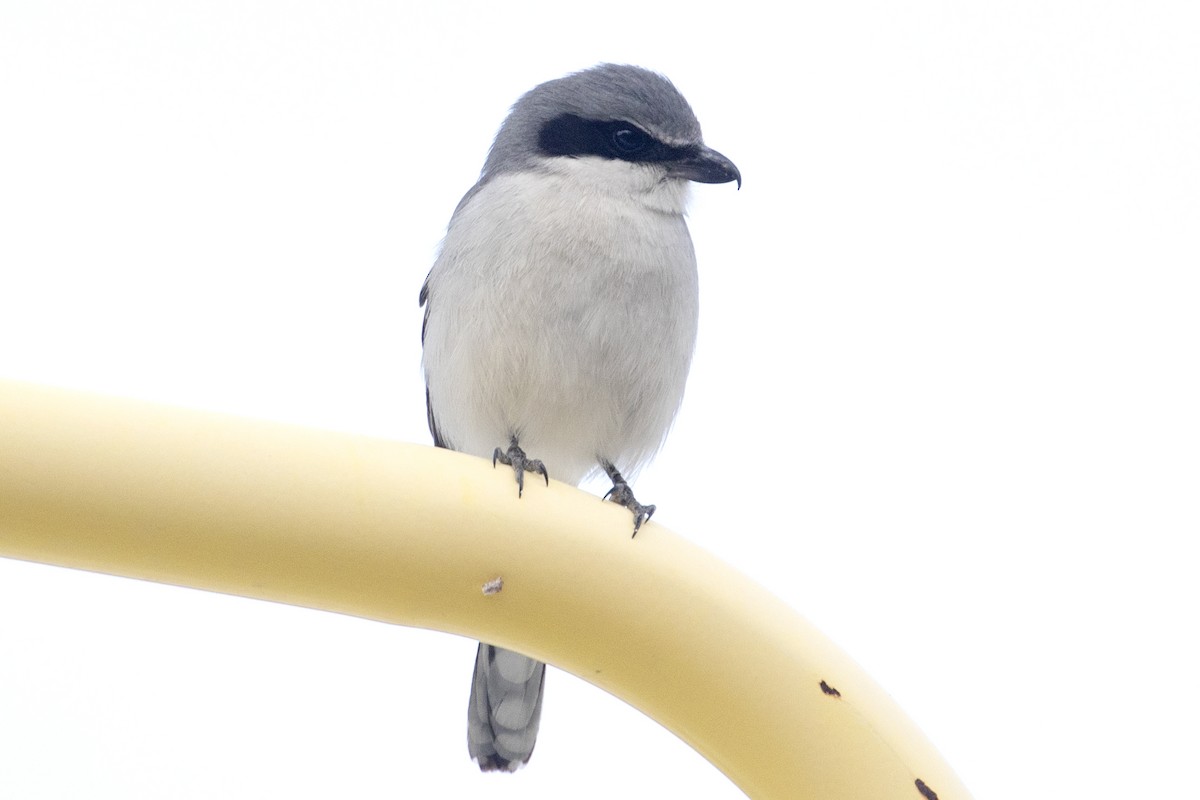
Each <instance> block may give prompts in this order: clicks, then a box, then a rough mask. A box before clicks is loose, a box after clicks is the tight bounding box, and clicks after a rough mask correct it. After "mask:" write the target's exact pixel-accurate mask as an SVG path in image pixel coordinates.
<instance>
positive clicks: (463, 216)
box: [420, 64, 742, 771]
mask: <svg viewBox="0 0 1200 800" xmlns="http://www.w3.org/2000/svg"><path fill="white" fill-rule="evenodd" d="M692 181H699V182H701V183H727V182H729V181H737V182H738V186H739V187H740V186H741V181H742V178H741V174H740V173H739V172H738V169H737V167H736V166H734V164H733V162H732V161H730V160H729V159H727V158H726V157H725V156H723V155H721V154H720V153H718V152H716V151H715V150H712V149H710V148H708V147H706V146H705V144H704V141H703V139H702V138H701V135H700V123H699V122H697V121H696V116H695V114H693V113H692V109H691V107H690V106H689V105H688V103H687V101H686V100H685V99H684V98H683V95H681V94H680V93H679V92H678V90H676V89H675V87H674V86H673V85H672V84H671V82H670V81H668V80H667V79H666V78H664V77H663V76H661V75H658V74H656V73H654V72H650V71H648V70H644V69H641V68H638V67H632V66H620V65H615V64H602V65H600V66H597V67H594V68H592V69H588V70H584V71H582V72H577V73H574V74H572V75H568V76H566V77H564V78H559V79H557V80H552V81H548V82H546V83H543V84H541V85H540V86H537V87H535V88H534V89H533V90H531V91H530V92H528V93H527V94H525V95H524V96H523V97H521V99H519V100H518V101H517V102H516V104H515V105H514V106H513V107H512V111H511V112H510V113H509V115H508V118H507V119H505V121H504V124H503V125H502V126H501V127H500V132H499V133H498V134H497V135H496V140H495V142H494V143H493V144H492V148H491V151H490V152H489V153H488V157H487V161H486V162H485V163H484V165H483V172H482V173H481V174H480V176H479V181H478V182H477V183H476V184H475V185H474V186H473V187H471V189H470V191H468V192H467V193H466V195H465V196H464V197H463V199H462V201H460V202H459V204H458V207H457V208H456V209H455V210H454V215H453V216H452V217H451V218H450V224H449V227H448V228H447V231H446V237H445V239H444V240H443V242H442V246H441V251H440V253H439V255H438V257H437V260H436V261H435V262H434V265H433V269H432V270H430V272H429V277H428V278H426V280H425V285H424V286H423V287H422V288H421V296H420V300H421V304H422V305H424V306H425V321H424V325H423V326H422V332H421V341H422V344H423V347H424V362H423V363H424V370H425V383H426V403H427V407H428V414H429V429H430V431H431V432H432V433H433V439H434V443H435V444H436V445H437V446H439V447H447V448H450V449H453V450H459V451H461V452H464V453H472V454H474V455H478V456H483V457H484V458H487V457H488V456H491V457H492V463H493V465H494V464H495V463H496V462H501V463H503V464H506V465H508V466H511V467H512V469H513V471H514V473H515V474H516V482H517V493H518V495H520V494H521V493H522V492H523V490H524V485H525V473H526V472H529V473H533V474H536V475H540V476H541V477H542V478H543V479H545V480H546V481H547V482H548V481H549V474H553V475H554V477H555V478H556V479H559V480H562V481H566V482H567V483H571V484H576V485H577V484H578V483H579V482H580V481H582V480H583V479H584V478H585V477H587V476H588V474H589V473H592V472H593V471H595V470H597V469H603V470H604V472H605V473H607V475H608V477H609V478H610V479H611V480H612V482H613V488H612V490H610V491H609V493H608V494H607V495H605V497H606V498H609V499H611V500H612V501H614V502H616V503H619V504H620V505H622V506H625V507H626V508H628V509H629V510H630V511H631V512H632V514H633V518H634V520H633V533H634V535H635V536H636V535H637V532H638V529H639V528H640V527H641V525H642V523H643V522H645V521H646V520H647V519H649V518H650V515H651V514H653V513H654V506H652V505H642V504H641V503H639V502H638V501H637V500H636V499H635V497H634V495H633V491H632V490H631V489H630V487H629V484H628V483H627V482H626V479H625V477H624V475H632V474H634V473H635V472H636V470H638V469H639V468H640V467H641V466H642V465H643V464H645V463H646V462H647V461H648V460H649V459H650V458H651V457H652V456H653V455H654V453H655V452H656V451H657V450H658V449H659V447H660V446H661V445H662V442H663V439H664V438H665V437H666V434H667V431H668V429H669V428H670V427H671V421H672V419H674V417H675V412H676V410H677V409H678V408H679V404H680V401H681V400H682V399H683V389H684V384H685V383H686V381H687V374H688V367H689V365H690V363H691V358H692V349H693V347H694V345H695V341H696V319H697V310H698V309H697V306H698V292H697V277H696V256H695V252H694V251H693V249H692V240H691V237H690V236H689V235H688V229H687V224H686V222H685V221H684V209H685V206H686V203H687V196H688V191H689V186H690V183H691V182H692ZM526 451H528V453H529V454H530V455H526ZM532 456H537V458H533V457H532ZM546 465H548V466H549V470H547V466H546ZM544 678H545V664H543V663H541V662H539V661H535V660H534V659H531V658H528V657H526V656H523V655H520V654H518V653H514V652H512V651H509V650H504V649H502V648H499V647H494V646H492V645H489V644H484V643H480V645H479V651H478V654H477V655H476V657H475V675H474V681H473V683H472V684H471V700H470V705H469V706H468V709H467V723H468V727H467V744H468V749H469V751H470V754H471V758H473V759H475V760H476V761H477V762H478V763H479V767H480V769H482V770H484V771H490V770H504V771H512V770H515V769H516V768H517V767H519V766H520V765H522V764H524V763H525V762H526V761H528V760H529V756H530V754H531V753H532V752H533V746H534V741H535V739H536V737H537V730H538V722H539V720H540V718H541V710H542V687H543V681H544Z"/></svg>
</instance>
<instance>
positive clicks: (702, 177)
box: [670, 145, 742, 189]
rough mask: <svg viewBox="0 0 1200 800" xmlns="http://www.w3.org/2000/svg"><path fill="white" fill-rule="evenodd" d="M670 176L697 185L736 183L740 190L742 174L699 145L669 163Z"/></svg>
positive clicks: (731, 164)
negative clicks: (694, 182) (693, 182)
mask: <svg viewBox="0 0 1200 800" xmlns="http://www.w3.org/2000/svg"><path fill="white" fill-rule="evenodd" d="M670 174H671V176H672V177H676V178H686V179H687V180H689V181H696V182H697V183H729V182H730V181H737V185H738V188H739V189H741V188H742V173H741V172H739V171H738V168H737V165H735V164H734V163H733V162H732V161H730V160H729V159H728V158H726V157H725V156H723V155H721V154H720V153H718V152H717V151H716V150H713V149H712V148H711V147H705V146H704V145H700V146H699V147H697V148H695V149H694V150H692V151H691V152H689V153H687V154H686V155H684V156H682V157H680V158H678V159H676V160H675V161H674V162H672V163H671V167H670Z"/></svg>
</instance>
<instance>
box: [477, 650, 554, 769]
mask: <svg viewBox="0 0 1200 800" xmlns="http://www.w3.org/2000/svg"><path fill="white" fill-rule="evenodd" d="M545 676H546V665H545V664H543V663H542V662H540V661H535V660H534V659H532V658H528V657H527V656H523V655H521V654H520V653H514V652H512V651H511V650H504V649H502V648H499V647H494V646H492V645H490V644H484V643H482V642H480V644H479V652H478V653H477V654H476V655H475V677H474V679H473V680H472V681H471V704H470V706H469V707H468V708H467V749H468V750H469V751H470V753H471V758H473V759H475V760H476V761H478V762H479V768H480V769H481V770H483V771H484V772H491V771H493V770H502V771H505V772H512V771H514V770H516V768H517V767H519V766H521V765H522V764H524V763H525V762H526V761H528V760H529V756H530V755H532V754H533V745H534V743H535V742H536V740H537V732H538V723H539V722H541V718H542V683H543V681H544V680H545Z"/></svg>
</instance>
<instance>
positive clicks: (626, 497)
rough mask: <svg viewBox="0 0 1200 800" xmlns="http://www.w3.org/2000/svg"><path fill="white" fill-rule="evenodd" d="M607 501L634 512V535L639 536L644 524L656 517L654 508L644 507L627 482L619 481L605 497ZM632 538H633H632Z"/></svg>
mask: <svg viewBox="0 0 1200 800" xmlns="http://www.w3.org/2000/svg"><path fill="white" fill-rule="evenodd" d="M604 499H605V500H612V501H613V502H614V503H616V504H617V505H619V506H625V507H626V508H628V509H629V510H630V511H632V512H633V535H634V536H637V535H638V531H639V530H641V528H642V523H643V522H645V521H646V520H648V519H650V518H651V517H652V516H654V506H652V505H651V506H644V505H642V504H641V503H639V502H638V501H637V498H636V497H634V496H633V489H630V488H629V484H628V483H626V482H625V481H617V482H616V483H614V484H613V487H612V488H611V489H609V490H608V494H606V495H604ZM631 538H632V537H631Z"/></svg>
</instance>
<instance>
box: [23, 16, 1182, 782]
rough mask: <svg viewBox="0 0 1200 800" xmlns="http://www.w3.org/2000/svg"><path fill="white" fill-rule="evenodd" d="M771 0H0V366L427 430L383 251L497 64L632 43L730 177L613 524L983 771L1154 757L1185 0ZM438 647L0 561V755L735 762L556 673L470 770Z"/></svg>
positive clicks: (484, 115) (1177, 623)
mask: <svg viewBox="0 0 1200 800" xmlns="http://www.w3.org/2000/svg"><path fill="white" fill-rule="evenodd" d="M785 8H787V7H786V6H783V5H780V4H771V5H770V6H769V10H768V7H759V6H756V5H754V4H750V3H736V4H723V5H721V6H705V5H703V4H698V3H686V4H684V3H681V4H678V5H674V6H668V5H622V4H620V3H603V4H588V5H586V6H579V7H575V6H571V5H569V4H563V3H546V4H527V3H522V2H508V3H481V4H478V5H463V4H433V3H427V4H422V5H421V6H420V7H419V8H418V7H416V5H415V4H413V7H407V6H406V5H405V4H401V3H385V2H361V1H359V0H352V1H350V2H341V3H336V4H335V3H316V2H296V1H295V0H291V1H290V2H283V0H277V1H276V2H269V1H266V0H262V1H251V2H245V0H238V1H237V2H232V1H230V2H205V3H183V2H150V1H149V0H147V1H146V2H141V3H139V2H128V1H124V0H112V2H107V3H100V4H97V3H84V2H79V3H71V2H57V3H44V2H33V0H29V1H28V2H25V1H24V0H7V2H5V3H4V4H3V6H0V376H4V377H10V378H18V379H23V380H29V381H36V382H42V383H49V384H58V385H64V386H74V387H82V388H88V389H93V390H97V391H103V392H109V393H114V394H122V395H129V396H136V397H142V398H149V399H154V400H161V401H164V402H170V403H176V404H182V405H187V406H193V407H199V408H209V409H219V410H224V411H232V412H236V413H242V414H246V415H252V416H259V417H264V418H271V419H277V420H285V421H293V422H300V423H304V424H309V425H313V426H320V427H328V428H337V429H343V430H351V431H358V432H364V433H368V434H373V435H378V436H382V437H388V438H394V439H402V440H408V441H416V442H427V441H428V434H427V431H426V430H425V414H424V408H423V391H422V379H421V373H420V366H419V361H420V351H419V345H418V330H419V327H420V310H419V309H418V307H417V290H418V288H419V287H420V284H421V281H422V279H423V278H424V276H425V273H426V271H427V269H428V267H429V265H430V263H431V262H432V259H433V256H434V252H435V249H436V247H437V243H438V240H439V238H440V236H441V234H442V232H443V229H444V226H445V223H446V221H447V220H448V218H449V215H450V212H451V211H452V209H453V208H454V205H455V203H456V202H457V201H458V198H459V197H460V196H461V195H462V193H463V192H464V191H465V190H466V189H467V188H468V187H469V186H470V185H471V184H472V183H473V182H474V180H475V178H476V175H477V173H478V170H479V167H480V165H481V164H482V162H483V158H484V156H485V154H486V150H487V147H488V145H489V143H490V139H491V136H492V135H493V133H494V132H495V130H496V128H497V127H498V125H499V124H500V122H501V120H502V119H503V117H504V114H505V112H506V110H507V108H508V106H509V105H510V104H511V103H512V102H513V101H514V100H515V99H516V98H517V97H518V96H519V95H520V94H521V93H522V92H524V91H525V90H527V89H529V88H530V87H532V86H533V85H535V84H536V83H539V82H540V81H543V80H546V79H549V78H553V77H557V76H559V75H561V74H564V73H566V72H569V71H572V70H575V69H579V68H583V67H586V66H590V65H592V64H594V63H596V62H598V61H602V60H609V61H618V62H629V63H637V64H640V65H643V66H647V67H652V68H654V69H657V70H659V71H662V72H663V73H665V74H667V75H668V76H670V77H671V78H672V79H673V80H674V81H675V83H676V84H677V85H678V86H679V88H680V89H681V90H682V91H683V92H684V94H685V95H686V96H687V97H688V98H689V100H690V101H691V103H692V105H693V107H694V108H695V109H696V111H697V114H698V115H699V117H700V119H701V121H702V123H703V124H704V127H705V134H706V138H707V140H708V142H709V144H710V145H712V146H713V147H715V148H717V149H719V150H721V151H722V152H724V153H726V154H727V155H728V156H730V157H731V158H732V159H734V160H735V161H736V162H737V164H738V165H739V166H740V167H741V170H742V173H743V175H744V176H745V185H744V188H743V189H742V191H741V192H736V191H734V188H733V187H732V186H701V187H697V190H696V191H695V199H694V203H693V206H692V214H691V221H692V222H691V224H692V229H693V233H694V238H695V240H696V249H697V251H698V254H699V258H700V268H701V280H702V322H701V330H700V341H699V346H698V349H697V352H696V357H695V362H694V367H693V371H692V378H691V382H690V384H689V389H688V397H687V399H686V401H685V404H684V408H683V411H682V413H681V415H680V417H679V420H678V423H677V425H676V427H675V430H674V432H673V434H672V436H671V438H670V439H669V440H668V443H667V446H666V449H665V450H664V452H663V453H662V454H661V456H660V457H659V459H658V460H657V461H656V462H655V464H654V465H653V466H652V467H651V468H649V469H648V470H647V471H646V472H645V473H644V474H643V476H642V478H641V480H640V481H639V483H638V486H637V490H638V496H639V497H641V498H645V500H646V501H648V502H655V503H657V504H658V507H659V514H658V516H656V518H655V520H656V521H658V522H661V523H662V524H664V525H666V526H668V527H671V528H673V529H675V530H677V531H679V532H681V533H683V534H684V535H686V536H688V537H689V538H691V539H692V540H694V541H696V542H698V543H699V544H701V545H703V546H704V547H706V548H708V549H710V550H712V551H714V552H716V553H717V554H718V555H720V556H721V557H722V558H724V559H726V560H728V561H729V562H731V563H733V564H734V565H736V566H737V567H738V568H740V569H741V570H743V571H745V572H746V573H747V574H749V575H750V576H751V577H753V578H754V579H755V580H757V581H759V582H761V583H762V584H764V585H766V586H768V587H769V588H770V589H771V590H773V591H774V592H776V593H777V594H779V595H780V596H781V597H783V598H785V599H786V600H787V601H788V602H789V603H790V604H791V605H792V606H794V607H795V608H797V609H798V610H800V611H801V612H802V613H804V614H805V615H806V616H807V617H809V618H810V619H811V620H812V621H813V622H815V623H816V624H817V625H818V626H819V627H820V628H822V629H823V630H824V631H826V632H827V633H828V634H829V635H830V636H832V637H833V639H834V640H835V641H837V642H838V643H839V644H840V645H841V646H842V647H844V648H845V649H846V650H847V651H848V652H849V653H850V654H851V655H852V656H853V657H854V658H856V659H857V660H858V661H859V662H860V663H861V664H862V665H863V666H864V667H865V668H866V670H867V671H868V672H869V673H871V674H872V675H873V676H874V677H875V678H876V679H877V680H878V681H879V682H880V683H881V684H882V685H883V686H884V687H885V688H886V689H887V690H888V691H889V692H891V693H892V695H893V696H894V697H895V698H896V699H897V700H898V702H899V703H900V704H901V705H902V706H903V707H904V708H905V709H906V711H907V712H908V713H910V714H911V715H912V717H913V718H914V719H915V720H916V722H917V724H918V725H920V726H921V727H922V728H923V729H924V730H925V731H926V732H927V733H928V734H929V736H930V737H931V738H932V739H933V741H934V742H935V743H936V745H937V746H938V747H939V749H940V750H941V752H942V753H943V754H944V755H945V757H946V759H947V760H948V761H949V763H950V764H951V765H953V766H954V768H955V769H956V770H957V771H958V772H959V774H960V775H961V776H962V778H963V780H964V781H965V782H966V783H967V785H968V786H969V787H971V789H972V791H973V792H974V793H975V794H976V796H977V797H978V798H980V799H981V800H982V798H1008V797H1022V798H1038V797H1045V798H1058V797H1084V798H1097V797H1132V796H1139V797H1153V796H1163V797H1182V796H1185V795H1187V794H1188V793H1189V792H1194V791H1195V770H1194V765H1195V759H1196V757H1197V755H1196V754H1197V749H1198V746H1200V741H1198V739H1200V735H1198V734H1197V727H1196V715H1197V713H1198V712H1200V689H1198V688H1197V687H1198V685H1200V682H1198V681H1197V679H1196V676H1197V674H1200V655H1198V652H1200V646H1198V641H1197V639H1198V637H1197V634H1196V630H1197V622H1196V614H1197V609H1200V589H1197V577H1196V573H1197V568H1196V567H1197V563H1198V559H1197V556H1196V554H1195V551H1194V549H1193V548H1194V542H1195V539H1196V537H1197V534H1198V533H1200V497H1198V495H1200V491H1198V487H1200V463H1198V455H1197V454H1198V452H1200V425H1198V423H1197V417H1198V409H1200V380H1198V376H1197V368H1198V356H1200V322H1198V321H1197V306H1198V303H1200V292H1198V290H1197V282H1198V278H1197V270H1198V269H1200V155H1198V154H1200V46H1198V45H1197V42H1200V25H1198V24H1197V12H1196V10H1195V6H1194V4H1192V3H1186V2H1179V3H1170V2H1158V3H1154V2H1148V3H1144V2H1133V0H1126V1H1125V2H1119V1H1118V2H1086V3H1085V2H1074V3H1073V2H1065V1H1063V0H1052V1H1051V2H1045V1H1042V2H1031V1H1026V0H1016V1H1015V2H1014V1H1010V2H1004V3H984V2H934V1H933V0H920V1H918V2H913V3H905V4H896V3H889V2H882V0H881V1H880V2H855V1H854V0H850V1H849V2H839V3H819V4H809V5H808V6H802V7H791V8H790V10H788V11H785V10H784V9H785ZM2 457H3V453H0V458H2ZM590 488H591V489H592V490H594V491H597V492H600V491H602V490H603V487H601V486H592V487H590ZM473 654H474V644H473V643H471V642H467V641H465V640H461V639H457V638H455V637H452V636H448V635H444V634H438V633H432V632H426V631H415V630H408V629H402V628H395V627H391V626H387V625H382V624H377V623H370V622H365V621H361V620H356V619H350V618H342V617H338V616H334V615H330V614H323V613H319V612H313V611H307V610H302V609H295V608H288V607H282V606H274V605H270V604H266V603H260V602H255V601H249V600H241V599H236V598H229V597H223V596H216V595H210V594H206V593H202V592H196V591H188V590H183V589H175V588H167V587H161V586H156V585H149V584H143V583H138V582H134V581H129V580H123V579H118V578H111V577H106V576H99V575H91V574H85V573H78V572H71V571H66V570H60V569H54V568H49V567H43V566H37V565H31V564H24V563H18V562H13V561H0V797H4V798H67V797H70V798H77V797H99V798H161V797H172V798H200V797H221V798H262V797H281V798H282V797H286V798H306V797H313V798H315V797H331V796H338V797H371V798H376V797H377V798H397V797H468V796H487V797H493V798H503V797H518V796H519V797H522V798H530V797H610V796H614V795H619V796H624V797H663V796H667V795H668V794H669V795H670V796H675V797H683V796H688V797H703V798H721V797H737V796H739V793H738V792H737V790H736V789H735V788H734V787H733V786H732V785H731V784H730V783H729V782H728V781H727V780H725V779H724V778H723V777H722V776H721V775H720V774H719V773H717V772H716V771H715V770H714V769H713V768H711V767H710V766H708V765H707V764H706V763H705V762H704V761H703V760H702V759H700V758H699V756H697V755H696V754H695V753H693V752H692V751H691V750H690V749H689V748H687V747H686V746H684V745H683V744H681V743H680V742H679V741H678V740H676V739H674V737H673V736H671V735H670V734H668V733H665V732H664V731H662V730H661V729H660V728H658V727H657V726H656V725H655V724H654V723H651V722H649V721H647V720H645V718H643V717H642V716H641V715H640V714H638V713H637V712H635V711H632V710H631V709H629V708H628V707H626V706H624V705H623V704H622V703H621V702H619V701H617V700H614V699H612V698H611V697H609V696H608V695H605V694H603V693H602V692H600V691H598V690H595V689H592V688H591V687H590V686H588V685H586V684H583V683H582V682H580V681H577V680H576V679H574V678H572V677H570V676H568V675H565V674H563V673H560V672H555V673H554V674H552V675H550V677H549V679H548V687H547V700H546V705H545V716H544V719H543V726H542V736H541V740H540V742H539V744H538V750H537V753H536V755H535V757H534V759H533V762H532V763H531V765H530V766H529V768H527V769H525V770H523V771H522V772H521V773H519V774H517V775H515V776H492V775H488V776H481V775H479V774H478V772H477V771H476V770H475V769H474V767H473V766H472V764H471V763H470V762H469V761H468V759H467V755H466V748H465V705H466V696H467V686H468V682H469V675H470V670H471V664H472V657H473ZM797 724H800V725H803V724H804V721H803V720H798V721H797ZM934 788H936V787H934Z"/></svg>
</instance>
